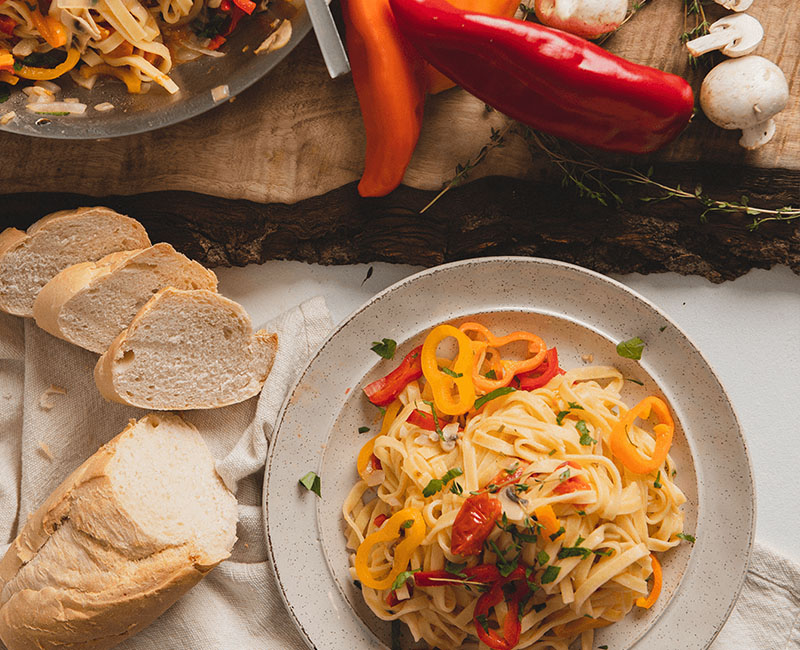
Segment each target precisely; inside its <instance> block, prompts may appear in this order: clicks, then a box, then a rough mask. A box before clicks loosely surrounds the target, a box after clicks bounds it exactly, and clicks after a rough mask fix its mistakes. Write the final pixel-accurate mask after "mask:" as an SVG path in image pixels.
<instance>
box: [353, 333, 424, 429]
mask: <svg viewBox="0 0 800 650" xmlns="http://www.w3.org/2000/svg"><path fill="white" fill-rule="evenodd" d="M421 355H422V346H421V345H420V346H419V347H416V348H414V349H413V350H411V352H409V353H408V354H407V355H406V356H405V358H404V359H403V360H402V361H401V362H400V365H399V366H397V368H395V369H394V370H392V372H390V373H389V374H388V375H386V376H385V377H383V378H382V379H378V380H376V381H373V382H372V383H371V384H369V385H368V386H366V387H365V388H364V393H365V394H366V396H367V398H368V399H369V401H370V402H372V403H373V404H375V406H386V405H387V404H391V403H392V402H393V401H394V400H396V399H397V396H398V395H399V394H400V393H401V392H403V389H404V388H405V387H406V386H407V385H408V384H409V383H410V382H412V381H414V380H416V379H419V378H420V377H422V363H421V361H420V357H421ZM431 431H433V427H431Z"/></svg>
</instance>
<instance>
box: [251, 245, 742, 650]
mask: <svg viewBox="0 0 800 650" xmlns="http://www.w3.org/2000/svg"><path fill="white" fill-rule="evenodd" d="M465 317H470V318H472V317H475V318H476V320H480V321H481V322H483V323H485V324H486V325H488V326H489V327H490V328H492V329H495V330H496V331H498V332H503V331H511V330H513V329H529V330H532V331H535V332H537V333H539V334H540V335H541V336H542V337H543V338H544V339H545V341H547V343H548V345H556V346H558V352H559V360H560V365H561V366H562V367H565V368H570V367H574V366H579V365H582V364H584V363H585V362H584V361H582V359H581V356H582V355H586V354H592V355H593V356H594V361H593V362H594V363H595V364H612V365H615V366H617V367H618V368H620V370H622V372H623V374H624V375H625V376H626V377H631V378H635V379H637V380H639V381H641V382H644V386H642V387H640V386H638V385H637V384H635V383H633V382H626V388H625V391H624V392H623V398H624V399H625V400H626V401H627V402H628V403H629V404H633V403H635V402H637V401H638V400H639V399H640V398H641V397H643V396H644V395H645V394H646V393H652V392H655V393H658V394H661V395H663V396H664V397H665V398H666V399H667V400H668V402H669V404H670V405H671V407H672V409H673V412H674V415H675V417H676V422H677V428H676V437H675V442H674V444H673V448H672V451H671V453H672V455H673V457H674V458H675V461H676V463H677V466H678V468H679V472H678V476H677V479H676V481H677V483H678V485H679V486H680V487H681V488H682V489H683V490H684V492H685V493H686V496H687V497H688V503H687V504H686V506H685V512H686V525H685V530H686V531H687V532H692V533H694V534H695V535H696V537H697V542H696V543H695V544H694V546H691V545H689V544H681V545H680V546H679V547H678V548H677V549H674V550H672V551H670V552H668V553H666V554H664V555H663V556H662V559H663V566H664V589H663V592H662V596H661V598H660V599H659V601H658V603H657V604H656V606H655V607H653V609H651V610H649V611H636V612H631V614H630V615H629V616H628V617H626V618H625V619H624V620H623V621H620V622H619V623H616V624H615V625H612V626H610V627H609V628H605V629H603V630H600V631H599V632H598V633H597V635H596V645H608V647H609V648H612V649H613V650H627V649H629V648H636V649H637V650H645V649H646V650H675V649H676V648H680V649H681V650H695V649H696V650H700V649H703V648H707V647H708V646H709V645H710V644H711V642H712V640H713V639H714V637H715V636H716V635H717V633H718V632H719V630H720V628H721V627H722V625H723V623H724V622H725V620H726V619H727V617H728V614H729V613H730V611H731V608H732V607H733V604H734V602H735V601H736V598H737V596H738V594H739V591H740V589H741V586H742V583H743V580H744V576H745V572H746V569H747V561H748V557H749V554H750V548H751V544H752V540H753V531H754V528H755V491H754V485H753V476H752V471H751V467H750V459H749V455H748V452H747V447H746V445H745V441H744V438H743V436H742V432H741V430H740V427H739V423H738V421H737V418H736V414H735V413H734V411H733V408H732V406H731V404H730V402H729V400H728V397H727V395H726V394H725V390H724V389H723V388H722V386H721V384H720V382H719V380H718V379H717V376H716V375H715V374H714V371H713V370H712V369H711V367H710V366H709V364H708V362H707V361H706V360H705V358H703V356H702V354H701V353H700V352H699V351H698V350H697V348H696V347H695V346H694V345H693V344H692V343H691V341H689V339H688V338H687V337H686V335H685V334H684V333H683V332H682V331H680V329H678V327H677V326H676V325H675V324H674V323H673V322H672V321H671V320H669V318H668V317H667V316H666V315H665V314H663V313H662V312H661V311H659V309H658V308H657V307H655V306H654V305H652V304H651V303H649V302H648V301H647V300H645V299H644V298H642V297H641V296H639V295H637V294H636V293H634V292H633V291H631V290H630V289H628V288H627V287H625V286H624V285H622V284H619V283H618V282H615V281H613V280H611V279H609V278H607V277H605V276H602V275H599V274H597V273H593V272H591V271H587V270H585V269H582V268H579V267H576V266H572V265H569V264H564V263H560V262H554V261H550V260H543V259H536V258H523V257H502V258H485V259H478V260H467V261H464V262H457V263H454V264H448V265H445V266H440V267H437V268H433V269H429V270H427V271H423V272H422V273H419V274H417V275H414V276H411V277H409V278H406V279H405V280H403V281H401V282H399V283H397V284H395V285H394V286H392V287H390V288H388V289H386V290H385V291H383V292H382V293H380V294H378V295H377V296H375V297H374V298H373V299H372V300H370V301H369V302H368V303H367V304H366V305H364V306H363V307H361V309H359V310H358V311H356V312H355V313H354V314H352V315H351V316H350V317H349V318H348V319H346V320H345V322H344V323H343V324H342V325H341V326H340V327H339V328H338V329H337V330H336V331H335V332H334V333H333V335H332V336H331V337H330V338H329V339H328V340H327V341H326V342H325V344H323V346H322V347H321V348H320V350H319V352H318V353H317V354H316V355H315V356H314V357H313V359H312V360H311V362H310V363H309V365H308V367H307V368H306V369H305V371H304V372H303V374H302V375H301V377H300V379H299V381H298V383H297V385H296V386H295V387H294V389H293V390H292V391H291V392H290V395H289V398H288V400H287V401H286V403H285V404H284V407H283V411H282V414H281V417H280V419H279V427H278V431H277V434H276V436H275V439H274V441H273V444H272V449H271V451H270V456H269V459H268V461H267V468H266V475H265V481H264V512H265V518H266V521H267V543H268V546H269V550H270V553H271V557H272V560H273V564H274V569H275V575H276V577H277V580H278V584H279V585H280V588H281V590H282V592H283V598H284V601H285V603H286V606H287V608H288V609H289V612H290V613H291V615H292V616H293V617H294V620H295V622H296V623H297V626H298V628H299V629H300V631H301V633H302V634H303V636H304V637H305V639H306V640H307V642H308V644H309V645H310V646H311V647H313V648H317V649H318V650H353V649H356V648H358V649H360V648H382V647H388V645H389V625H388V624H386V623H383V622H381V621H379V620H378V619H377V618H375V616H374V615H372V613H371V612H370V610H369V609H368V608H367V607H366V605H364V603H363V601H362V599H361V595H360V593H359V592H358V590H357V589H356V588H355V587H354V586H353V584H352V581H351V580H350V575H349V571H348V555H349V553H348V551H347V549H346V548H345V543H344V536H343V529H344V525H343V523H342V517H341V504H342V502H343V501H344V499H345V496H346V495H347V493H348V491H349V490H350V488H351V487H352V485H353V483H354V482H355V481H356V480H357V474H356V470H355V459H356V455H357V453H358V450H359V449H360V448H361V446H362V445H363V444H364V442H366V440H368V439H369V436H371V435H374V431H375V430H376V429H377V427H378V426H379V423H378V411H377V409H376V408H375V407H374V406H372V405H371V404H369V402H368V401H367V400H366V398H365V397H364V396H363V394H362V392H361V388H362V387H363V386H365V385H366V384H367V383H369V382H370V381H372V380H374V379H376V378H378V377H380V376H383V375H384V374H386V373H387V372H388V371H389V369H391V368H393V367H394V366H395V365H396V363H397V362H398V361H399V359H402V357H403V355H405V354H406V353H407V352H408V351H409V350H410V349H411V348H413V347H414V346H416V345H419V344H420V343H421V342H422V340H423V338H424V336H425V334H426V333H427V332H428V331H429V330H430V329H431V328H432V327H434V326H435V325H437V324H439V323H442V322H445V321H461V320H463V319H464V318H465ZM633 336H639V337H641V338H642V339H643V340H644V341H645V343H646V346H645V350H644V355H643V358H642V360H641V362H637V361H631V360H629V359H623V358H621V357H619V356H618V355H617V354H616V349H615V346H616V344H617V343H618V342H619V341H621V340H626V339H629V338H631V337H633ZM383 337H388V338H392V339H395V340H396V341H397V343H398V348H397V354H396V355H395V363H385V362H382V360H381V359H380V358H379V357H378V356H377V355H375V354H374V353H373V352H371V351H370V349H369V348H370V344H371V342H372V341H376V340H380V339H381V338H383ZM363 425H367V426H370V427H372V429H373V431H372V432H371V433H366V434H359V433H358V427H359V426H363ZM311 470H314V471H316V472H317V473H318V474H319V475H320V476H321V477H322V498H321V499H318V498H316V497H315V496H314V495H313V494H312V493H310V492H307V491H306V490H304V489H303V488H302V487H300V486H299V485H298V479H299V478H300V477H301V476H303V475H304V474H306V473H307V472H308V471H311ZM404 647H406V646H405V645H404Z"/></svg>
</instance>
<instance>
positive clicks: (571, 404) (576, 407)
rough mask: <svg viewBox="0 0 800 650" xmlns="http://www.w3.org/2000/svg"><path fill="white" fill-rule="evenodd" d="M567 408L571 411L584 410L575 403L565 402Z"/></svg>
mask: <svg viewBox="0 0 800 650" xmlns="http://www.w3.org/2000/svg"><path fill="white" fill-rule="evenodd" d="M567 406H569V407H570V408H571V409H572V410H573V411H583V410H585V409H584V408H583V407H582V406H581V405H580V404H578V403H577V402H567Z"/></svg>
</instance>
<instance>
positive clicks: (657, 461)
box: [610, 395, 675, 474]
mask: <svg viewBox="0 0 800 650" xmlns="http://www.w3.org/2000/svg"><path fill="white" fill-rule="evenodd" d="M651 410H652V411H653V412H655V414H656V415H657V416H658V419H659V423H658V424H657V425H656V426H655V427H654V428H653V431H654V433H655V434H656V446H655V449H653V455H652V456H651V457H650V458H647V457H646V456H644V455H643V454H642V452H640V451H639V449H638V448H637V447H636V446H635V445H634V444H633V442H632V441H631V439H630V438H629V437H628V430H629V429H630V427H632V426H633V423H634V422H635V421H636V419H637V418H642V419H646V418H648V417H650V411H651ZM673 433H675V422H674V421H673V420H672V415H670V412H669V408H668V407H667V405H666V404H665V403H664V401H663V400H661V399H659V398H658V397H654V396H652V395H651V396H649V397H645V398H644V399H643V400H642V401H641V402H639V403H638V404H637V405H636V406H634V407H633V408H632V409H631V410H630V411H628V412H627V413H626V414H625V415H624V416H623V417H622V418H620V420H619V422H617V424H616V425H615V426H614V428H613V429H612V430H611V438H610V443H611V453H613V454H614V456H616V457H617V458H618V459H619V460H620V461H621V462H622V464H623V465H624V466H625V467H626V468H628V469H629V470H630V471H632V472H634V473H636V474H649V473H650V472H655V471H656V470H657V469H658V468H659V467H661V465H662V464H663V463H664V461H665V460H666V459H667V454H668V453H669V448H670V446H671V445H672V435H673Z"/></svg>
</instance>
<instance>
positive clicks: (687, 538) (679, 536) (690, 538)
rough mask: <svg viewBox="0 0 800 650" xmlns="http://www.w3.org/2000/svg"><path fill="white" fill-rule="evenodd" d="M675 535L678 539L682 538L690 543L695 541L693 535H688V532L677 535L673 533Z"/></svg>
mask: <svg viewBox="0 0 800 650" xmlns="http://www.w3.org/2000/svg"><path fill="white" fill-rule="evenodd" d="M675 537H677V538H678V539H683V540H685V541H687V542H689V543H690V544H694V543H695V541H696V540H695V537H694V535H689V533H678V534H677V535H675Z"/></svg>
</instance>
